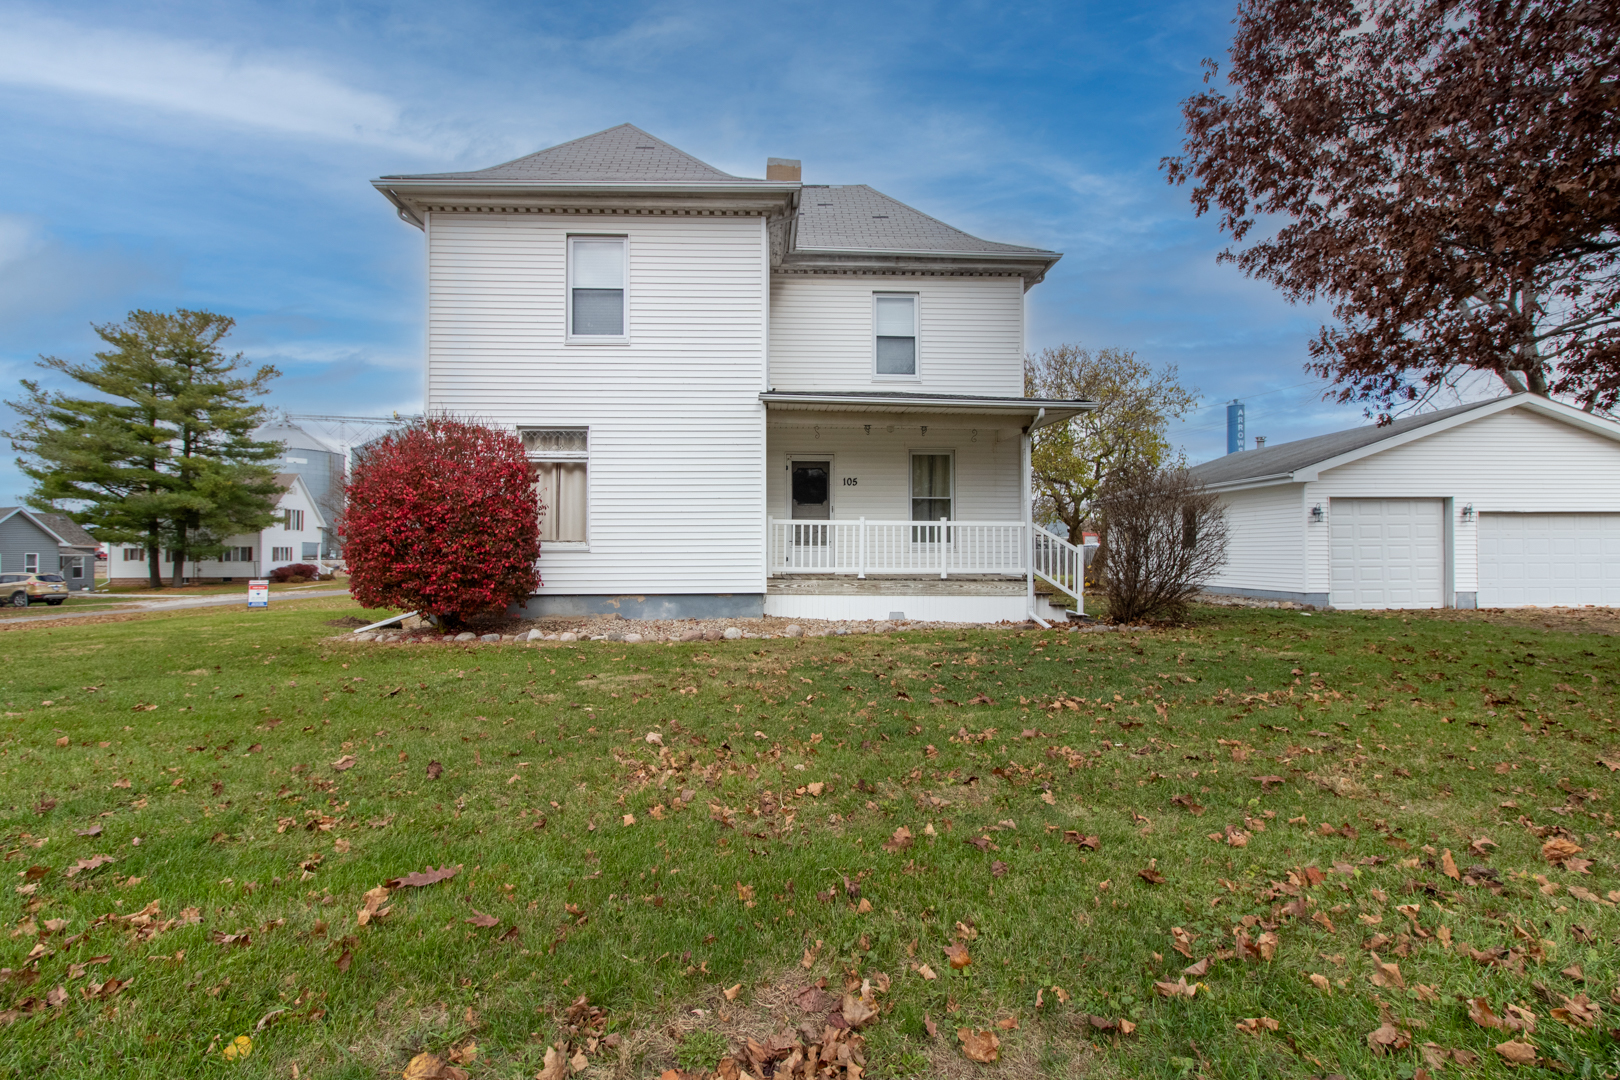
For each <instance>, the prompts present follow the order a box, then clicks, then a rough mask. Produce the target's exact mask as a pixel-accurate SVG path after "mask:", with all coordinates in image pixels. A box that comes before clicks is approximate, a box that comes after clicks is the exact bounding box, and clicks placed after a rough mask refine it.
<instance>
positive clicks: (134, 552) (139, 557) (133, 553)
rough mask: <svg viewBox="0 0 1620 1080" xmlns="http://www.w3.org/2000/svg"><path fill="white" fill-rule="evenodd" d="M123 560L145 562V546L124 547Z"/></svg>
mask: <svg viewBox="0 0 1620 1080" xmlns="http://www.w3.org/2000/svg"><path fill="white" fill-rule="evenodd" d="M124 561H125V562H145V561H146V549H145V548H125V549H124Z"/></svg>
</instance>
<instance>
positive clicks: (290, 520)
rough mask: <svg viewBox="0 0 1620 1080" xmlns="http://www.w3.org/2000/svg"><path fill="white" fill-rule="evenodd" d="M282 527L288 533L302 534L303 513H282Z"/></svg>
mask: <svg viewBox="0 0 1620 1080" xmlns="http://www.w3.org/2000/svg"><path fill="white" fill-rule="evenodd" d="M281 520H282V523H283V527H284V528H285V529H287V530H288V531H289V532H302V531H303V529H304V512H303V511H302V510H284V511H282V518H281Z"/></svg>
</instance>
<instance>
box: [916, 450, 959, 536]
mask: <svg viewBox="0 0 1620 1080" xmlns="http://www.w3.org/2000/svg"><path fill="white" fill-rule="evenodd" d="M951 516H953V515H952V513H951V455H949V454H913V455H911V520H912V521H939V520H941V519H942V518H948V517H951Z"/></svg>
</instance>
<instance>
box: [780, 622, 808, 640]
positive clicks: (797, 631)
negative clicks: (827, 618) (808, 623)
mask: <svg viewBox="0 0 1620 1080" xmlns="http://www.w3.org/2000/svg"><path fill="white" fill-rule="evenodd" d="M782 636H783V637H804V627H802V626H800V625H799V624H798V623H791V624H789V626H788V628H787V629H786V630H783V631H782Z"/></svg>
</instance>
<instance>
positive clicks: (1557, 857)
mask: <svg viewBox="0 0 1620 1080" xmlns="http://www.w3.org/2000/svg"><path fill="white" fill-rule="evenodd" d="M1584 850H1586V849H1585V848H1583V847H1581V845H1579V844H1577V843H1576V842H1575V841H1573V840H1566V839H1564V838H1563V837H1562V836H1555V837H1553V838H1552V839H1551V840H1548V841H1547V842H1546V843H1545V844H1542V845H1541V857H1542V858H1543V859H1546V860H1547V861H1548V862H1550V863H1552V864H1553V865H1554V866H1561V865H1563V863H1564V862H1565V860H1567V859H1572V858H1574V857H1575V856H1576V855H1579V854H1580V853H1581V852H1582V851H1584Z"/></svg>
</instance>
